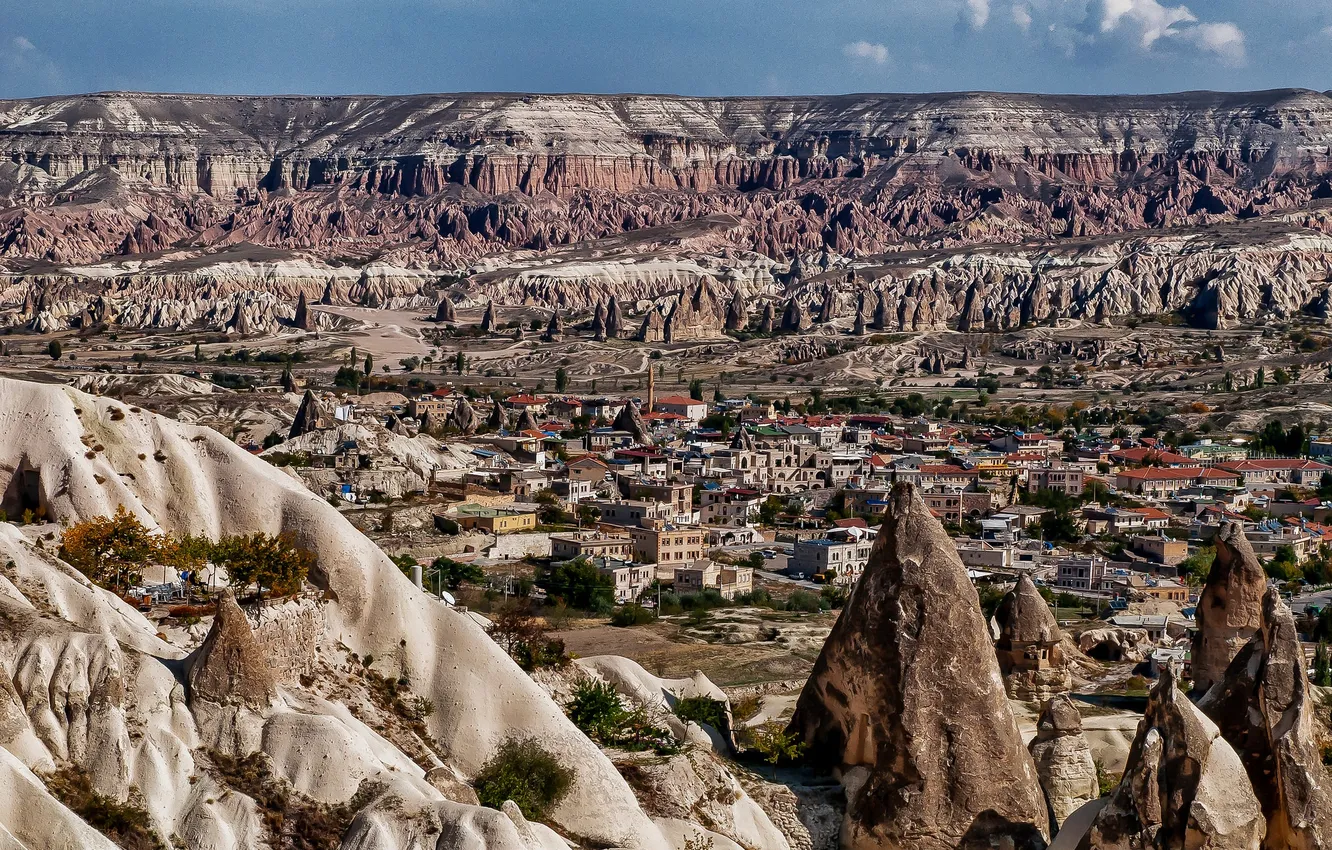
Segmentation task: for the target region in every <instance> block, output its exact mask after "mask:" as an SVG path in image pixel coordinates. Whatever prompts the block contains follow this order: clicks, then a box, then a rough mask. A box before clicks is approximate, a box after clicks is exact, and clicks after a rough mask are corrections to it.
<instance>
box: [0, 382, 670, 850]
mask: <svg viewBox="0 0 1332 850" xmlns="http://www.w3.org/2000/svg"><path fill="white" fill-rule="evenodd" d="M0 468H2V469H4V470H7V471H9V472H10V473H13V472H14V471H18V470H23V471H25V472H28V473H35V475H33V474H29V475H24V476H20V479H21V480H20V482H19V483H20V484H26V485H28V486H27V488H26V490H27V492H23V493H19V492H17V490H16V486H15V485H11V486H10V487H9V489H8V490H7V492H6V496H5V498H6V500H9V499H11V498H15V497H17V496H23V497H25V498H29V497H30V498H34V499H36V500H37V501H39V502H40V504H41V506H42V507H44V508H45V510H46V514H47V516H48V517H50V518H51V519H53V520H55V521H57V522H63V521H77V520H81V519H85V518H88V517H92V516H97V515H109V514H111V513H113V512H114V511H115V509H116V506H117V505H119V504H124V505H125V506H127V507H128V508H130V509H131V510H132V511H134V512H135V513H137V514H138V515H139V516H140V517H141V518H142V519H143V520H144V522H145V523H148V524H151V525H156V526H160V527H161V528H163V529H165V530H169V531H172V532H176V533H184V532H193V533H196V534H198V533H203V534H207V535H210V536H212V537H218V536H220V535H224V534H230V533H251V532H254V531H264V532H267V533H274V534H275V533H280V532H282V533H288V534H291V535H293V536H294V538H295V539H296V541H297V543H298V545H300V546H302V547H304V548H306V549H309V550H310V551H312V552H313V553H314V554H315V556H316V558H317V566H316V568H315V569H314V570H313V571H312V573H311V579H312V581H314V582H315V584H317V585H318V586H319V587H320V588H321V589H322V591H323V599H324V601H323V602H322V603H320V604H319V605H318V610H319V611H320V613H321V614H322V616H321V618H320V620H319V623H320V627H321V628H322V629H323V630H324V635H323V637H322V639H321V640H320V652H321V655H320V658H319V660H318V669H319V671H320V675H318V676H315V677H314V680H313V684H312V685H310V686H301V685H299V684H298V683H297V682H294V681H282V682H280V683H276V684H270V685H265V684H262V683H260V684H259V685H258V686H257V690H255V688H256V684H255V683H254V682H250V684H249V685H248V686H247V687H248V688H249V689H251V690H252V691H253V692H250V691H242V692H236V691H235V681H236V680H235V677H234V675H232V674H233V673H234V672H235V669H236V668H235V667H234V666H233V665H237V664H239V665H241V666H242V667H244V666H246V665H250V664H252V663H253V662H254V656H253V654H252V652H251V651H249V650H244V649H243V647H244V646H246V645H248V641H247V638H246V634H247V632H246V630H248V629H249V628H250V624H249V623H248V622H247V621H246V619H245V618H244V617H240V618H237V617H236V616H234V614H233V615H228V616H224V617H223V618H221V623H220V625H217V624H215V634H214V636H213V637H211V638H210V641H211V643H207V642H206V643H205V646H204V648H203V649H202V650H200V651H199V652H200V654H198V655H196V656H195V657H194V658H193V659H191V660H189V661H186V660H184V658H183V656H184V652H183V651H182V650H181V649H179V648H176V647H174V646H171V645H169V644H166V643H163V642H162V641H161V640H159V639H158V638H157V636H156V628H155V627H154V626H152V625H150V624H149V623H148V622H147V621H146V620H145V619H144V618H143V617H142V616H141V615H139V614H138V612H137V611H134V610H132V609H130V608H128V607H126V606H125V605H123V604H121V603H120V602H119V601H117V600H115V599H114V598H112V597H111V596H110V595H109V594H107V593H105V592H103V591H101V590H98V589H96V588H93V587H91V586H89V584H88V583H87V581H86V580H85V579H84V578H83V577H82V576H81V575H80V574H78V573H77V572H75V571H74V570H73V569H72V568H70V567H68V566H67V565H65V564H63V563H62V562H60V561H58V560H56V559H55V558H53V557H52V556H51V554H50V551H51V546H50V544H46V545H45V546H44V547H39V546H38V545H37V544H36V543H34V542H32V541H30V540H29V539H27V538H25V537H24V536H23V535H22V534H21V533H20V532H19V530H18V529H17V528H16V527H15V526H12V525H7V524H0V563H5V564H6V566H5V567H4V568H3V570H0V574H2V578H0V622H3V625H4V627H3V628H2V629H0V664H2V665H3V667H4V669H5V671H6V676H4V677H0V692H2V693H0V721H2V722H0V737H2V738H3V740H0V745H3V749H0V777H3V786H0V787H3V790H4V793H3V794H0V798H3V800H4V802H3V803H0V828H3V829H4V830H6V831H7V833H8V835H7V837H9V836H12V837H13V838H14V839H15V842H16V844H15V846H27V847H52V846H68V847H70V848H73V847H109V846H110V845H109V844H108V843H107V842H105V841H104V840H101V839H100V838H99V837H97V836H95V835H91V834H89V830H88V829H87V828H86V827H85V826H83V825H82V824H81V823H80V822H78V821H77V819H76V818H74V816H73V815H72V814H71V813H69V812H68V811H67V810H64V809H63V808H61V807H60V806H59V805H57V804H56V803H55V801H54V800H53V799H52V798H51V797H50V796H49V795H48V794H47V793H46V791H45V790H44V789H43V785H42V782H41V780H40V779H38V778H37V775H45V774H46V773H47V772H49V771H50V770H51V769H53V768H56V767H62V766H66V765H69V764H73V765H76V766H77V767H78V768H79V769H81V770H82V771H85V772H86V773H87V775H88V776H89V777H90V778H91V780H92V782H93V784H94V787H95V789H96V790H97V791H99V792H100V793H103V794H107V795H110V796H113V797H116V798H118V799H121V800H124V799H126V798H127V797H128V796H129V795H130V793H131V790H132V789H137V791H136V796H141V799H142V801H143V804H144V806H145V807H146V808H147V810H148V812H149V814H150V816H151V820H152V824H153V826H154V827H155V829H156V830H157V831H158V833H159V834H160V835H162V836H166V837H169V836H178V837H179V839H180V840H181V841H182V842H183V843H184V845H185V846H187V847H191V848H204V847H207V848H238V849H239V848H253V847H258V846H260V844H261V840H262V835H263V829H262V824H261V823H260V819H259V817H258V814H257V813H256V809H255V804H254V802H253V801H252V800H251V799H250V797H248V796H246V795H243V794H241V793H238V792H237V791H236V790H235V789H234V788H232V787H229V786H227V785H226V782H225V780H224V778H222V774H221V773H219V771H218V770H217V769H216V765H217V764H218V763H217V762H214V760H213V759H214V756H212V755H210V753H217V754H222V755H225V754H227V753H234V754H236V755H237V756H240V755H243V754H244V753H245V752H246V751H247V750H248V749H249V748H252V747H257V748H258V749H260V750H261V751H262V752H263V753H265V754H266V755H267V756H268V758H269V759H270V760H271V764H272V765H273V770H274V773H275V774H276V775H277V776H278V777H280V778H281V779H282V780H284V781H285V782H287V783H289V784H290V786H291V787H293V788H295V789H296V790H297V791H299V792H301V793H302V794H304V795H306V797H308V798H309V799H311V800H314V801H317V802H318V803H320V804H326V805H344V804H349V803H351V801H352V800H353V798H354V797H355V798H356V801H355V804H356V806H357V811H356V814H355V818H354V820H353V822H352V825H351V827H350V829H349V831H348V833H347V840H346V842H344V845H343V846H344V847H356V848H366V850H369V848H385V847H408V846H439V847H454V846H467V847H475V848H489V850H556V848H562V847H565V846H566V845H565V843H564V841H563V840H562V839H560V838H558V837H557V836H556V834H555V832H553V831H552V830H551V829H549V828H547V827H545V826H542V825H540V824H527V823H525V822H522V818H521V816H517V817H514V816H511V815H510V814H505V813H503V812H499V811H496V810H493V809H483V808H479V807H476V806H474V805H469V804H467V803H465V802H453V801H451V800H449V799H446V797H445V794H443V793H441V791H439V790H437V788H445V789H448V788H450V787H456V785H457V779H456V778H455V779H452V780H449V779H448V777H449V776H453V777H458V778H463V779H466V778H468V777H471V776H473V775H475V774H476V772H477V771H478V770H479V769H480V767H481V766H482V765H483V763H484V762H485V761H486V760H487V759H488V758H489V757H490V756H491V754H492V753H493V752H494V751H495V750H496V748H497V747H498V745H499V744H500V743H501V742H502V741H503V740H504V739H505V738H507V737H509V736H513V735H522V736H529V735H530V736H535V737H537V738H538V739H540V740H541V741H542V742H543V744H544V745H545V746H547V747H548V748H550V749H551V750H552V751H553V752H557V753H559V754H560V755H561V758H562V759H563V760H564V761H565V763H566V764H567V765H568V766H569V767H571V768H573V769H574V770H575V773H576V778H575V780H574V783H573V786H572V789H571V791H570V792H569V794H568V795H567V796H566V797H565V798H564V800H563V801H562V803H561V804H560V805H559V806H558V808H557V809H556V810H555V812H554V815H553V825H554V826H556V827H558V828H559V829H560V830H561V831H562V832H563V833H565V834H567V835H569V836H572V837H576V838H579V839H580V840H584V841H588V842H590V843H592V844H596V845H601V846H617V847H628V848H643V850H666V848H667V847H668V846H669V845H668V843H667V841H666V839H665V838H664V837H663V835H662V833H661V832H660V831H659V829H658V828H657V827H656V826H655V825H654V824H653V822H652V821H651V820H650V819H649V818H648V816H647V815H646V814H645V813H644V812H643V811H642V809H641V808H640V807H639V805H638V803H637V802H636V801H635V798H634V795H633V793H632V792H631V791H630V789H629V787H628V786H627V785H626V784H625V782H624V781H623V780H622V779H621V778H620V776H619V774H618V773H617V772H616V770H615V768H614V767H613V766H612V765H611V763H610V761H609V760H608V759H607V758H606V757H605V756H604V755H603V754H602V753H601V752H600V751H599V750H598V749H597V748H596V746H595V745H593V744H592V743H591V742H590V741H589V740H588V739H587V738H586V737H585V736H583V735H582V734H581V733H580V732H578V730H577V729H576V728H575V727H574V726H573V725H572V724H571V723H570V722H569V721H568V720H567V719H566V718H565V717H564V715H563V713H562V712H561V710H560V709H559V707H558V706H557V705H556V704H555V703H554V702H553V701H551V699H550V698H549V697H548V696H546V694H545V692H543V691H542V690H541V689H540V688H539V687H538V686H537V685H536V684H535V683H534V682H533V681H531V679H529V678H528V677H527V676H526V675H525V674H524V673H523V672H522V671H521V670H520V669H519V668H518V667H517V666H516V665H514V664H513V662H512V661H511V660H510V659H509V658H508V656H507V655H505V654H504V653H503V651H502V650H501V649H500V648H499V647H498V646H496V645H495V644H494V643H493V642H492V641H491V640H490V639H489V638H488V637H487V636H486V635H485V634H484V633H483V632H482V631H481V629H480V627H479V626H477V625H476V624H475V623H474V622H473V621H472V620H470V619H469V618H468V617H467V616H465V615H463V614H459V613H455V612H453V611H450V610H447V609H445V608H443V607H442V606H440V604H439V603H438V602H436V601H435V600H433V599H431V598H429V597H427V596H425V595H424V594H422V593H420V592H419V591H417V590H415V589H414V588H413V587H412V586H411V583H410V582H409V581H408V580H407V579H406V578H404V577H403V576H402V575H401V573H400V572H399V571H398V570H397V568H396V567H394V566H393V564H392V563H391V562H390V561H389V560H388V559H387V557H385V556H384V555H383V554H382V553H381V552H380V551H379V550H378V549H377V548H376V547H375V546H374V545H373V544H372V543H370V541H368V540H367V539H366V538H364V537H362V536H361V535H360V534H359V533H357V532H356V531H355V530H354V529H353V528H352V527H351V526H350V525H349V524H348V523H347V522H345V521H344V520H343V519H342V518H341V517H340V516H339V515H338V514H337V512H336V511H335V510H334V509H333V508H331V507H329V506H328V505H327V504H325V503H324V502H323V501H321V500H320V499H319V498H318V497H316V496H314V495H313V494H311V493H309V492H308V491H306V490H305V489H304V488H302V487H301V486H300V485H299V483H297V482H295V481H293V480H292V479H291V478H289V477H288V476H287V475H285V474H284V473H283V472H282V471H281V470H278V469H275V468H273V467H271V466H269V465H268V464H267V463H265V462H264V461H262V460H260V459H258V458H254V457H252V456H250V455H249V454H247V453H246V452H244V451H242V450H241V449H239V448H237V447H236V446H235V445H233V444H232V443H230V442H229V441H227V440H226V439H225V438H223V437H222V436H221V435H219V434H217V433H215V432H212V431H209V430H206V429H201V428H195V427H191V426H186V425H180V424H177V423H175V422H172V421H169V420H165V419H162V418H158V417H155V416H152V415H150V414H147V413H145V412H141V411H139V410H137V409H132V408H128V407H127V406H125V405H123V404H121V403H119V402H113V401H109V400H105V399H98V398H94V397H91V396H87V395H84V394H83V393H80V392H78V391H76V390H73V389H70V388H67V387H57V386H49V385H37V384H29V383H22V382H17V381H9V380H2V381H0ZM296 607H299V606H296ZM224 610H229V609H227V606H226V603H224ZM271 628H273V626H272V624H270V623H264V624H262V625H261V626H260V627H259V629H260V631H261V632H263V635H261V637H260V640H259V642H260V643H261V644H262V643H264V642H265V641H268V640H270V638H269V637H267V636H266V635H268V634H269V632H266V631H264V630H266V629H271ZM219 629H220V631H218V630H219ZM219 644H220V645H222V647H223V650H224V651H223V652H222V655H221V657H220V658H215V657H213V656H212V655H210V652H215V651H216V650H217V648H218V646H219ZM210 646H211V647H212V649H211V650H210ZM237 647H241V649H237ZM340 647H343V648H340ZM251 648H252V647H251ZM347 652H354V653H357V656H358V657H359V658H362V659H366V658H369V657H371V656H373V657H374V659H376V660H375V662H374V663H375V666H376V668H382V669H383V670H384V671H385V673H386V674H388V675H391V676H394V677H401V678H402V679H405V680H408V681H410V683H411V689H412V692H413V693H414V694H417V695H420V696H424V697H426V698H428V699H429V700H431V701H432V702H433V704H434V711H433V713H432V714H430V715H429V717H428V719H427V720H426V725H427V727H428V732H429V735H430V736H431V738H433V740H434V741H435V742H437V744H436V746H437V747H438V749H437V750H431V749H430V748H429V747H428V746H427V745H426V744H425V743H423V742H422V741H421V740H420V739H417V740H416V741H415V742H414V744H412V746H410V747H409V746H408V743H409V742H410V740H411V735H410V730H404V729H403V728H401V725H400V724H399V725H394V724H393V723H391V722H388V720H386V719H385V718H383V717H380V716H378V715H375V714H374V709H373V707H372V706H371V705H370V704H369V703H367V702H365V701H364V700H362V701H360V702H358V701H357V694H356V693H354V692H352V691H349V690H347V687H349V686H347V687H344V686H342V685H339V684H338V683H339V682H342V681H350V680H351V677H349V676H348V672H349V670H348V669H346V668H345V664H344V662H343V661H341V660H340V659H339V658H338V657H337V656H338V655H339V653H347ZM338 665H343V666H338ZM337 670H342V672H341V673H340V674H339V673H338V672H336V671H337ZM244 678H245V679H246V680H247V681H248V680H249V678H250V677H248V676H246V677H244ZM357 705H359V706H360V708H359V709H357V711H356V712H355V713H353V711H351V710H349V706H350V707H351V708H355V707H356V706H357ZM362 718H366V719H362ZM375 718H377V720H375ZM372 720H374V724H375V725H376V726H377V727H379V731H377V730H376V728H372V725H371V723H372ZM407 750H412V751H411V752H410V753H409V752H407ZM222 755H219V756H217V757H218V758H220V757H222ZM423 764H424V765H426V767H423V766H422V765H423ZM33 771H35V772H36V775H35V774H34V773H33ZM358 792H359V794H358ZM453 796H455V797H462V796H465V795H462V794H456V793H455V794H453ZM513 814H516V813H513ZM39 815H40V816H41V817H40V819H39ZM62 824H63V826H62ZM52 835H55V836H57V837H56V838H51V836H52ZM53 841H66V842H68V843H66V844H64V845H60V844H53V843H52V842H53ZM436 842H442V843H438V844H437V843H436ZM458 842H463V843H461V844H460V843H458Z"/></svg>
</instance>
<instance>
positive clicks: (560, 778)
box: [472, 738, 574, 821]
mask: <svg viewBox="0 0 1332 850" xmlns="http://www.w3.org/2000/svg"><path fill="white" fill-rule="evenodd" d="M573 780H574V774H573V771H572V770H570V769H569V768H567V767H565V766H564V765H562V764H560V762H559V760H558V759H557V758H556V757H555V756H554V755H552V754H551V753H549V752H547V751H546V750H545V749H543V748H542V747H541V745H540V744H539V743H537V741H536V740H535V739H533V738H525V739H522V740H515V739H509V740H507V741H505V742H504V743H503V744H501V745H500V748H499V750H498V751H496V753H495V755H494V756H492V757H491V759H490V761H488V762H486V765H485V767H483V768H481V772H480V773H479V774H477V777H476V781H475V782H473V783H472V784H473V786H474V787H475V788H476V796H477V798H478V799H479V800H480V801H481V805H483V806H489V807H490V808H492V809H498V808H499V807H500V806H502V805H504V801H505V800H512V801H513V802H514V803H516V804H517V805H518V809H519V811H521V812H522V813H523V817H525V818H527V819H528V820H534V821H543V820H546V819H547V817H548V816H549V814H550V811H551V810H552V809H554V808H555V806H556V805H557V804H558V803H559V802H560V800H561V799H562V798H563V797H564V795H565V794H566V793H568V791H569V786H570V785H572V784H573Z"/></svg>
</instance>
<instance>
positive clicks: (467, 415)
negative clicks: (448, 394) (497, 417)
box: [444, 397, 481, 436]
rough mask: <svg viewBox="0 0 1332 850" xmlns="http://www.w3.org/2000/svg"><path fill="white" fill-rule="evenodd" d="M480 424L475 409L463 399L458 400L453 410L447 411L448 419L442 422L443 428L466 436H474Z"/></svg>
mask: <svg viewBox="0 0 1332 850" xmlns="http://www.w3.org/2000/svg"><path fill="white" fill-rule="evenodd" d="M480 424H481V423H480V419H479V417H477V415H476V409H475V408H473V407H472V403H471V402H470V401H468V400H467V399H466V398H465V397H464V398H460V399H458V401H457V403H455V404H454V405H453V409H452V410H450V411H449V415H448V417H447V418H446V419H445V420H444V425H445V427H447V428H452V429H454V430H456V431H457V432H458V433H459V434H463V435H467V436H470V435H472V434H475V433H476V429H477V427H478V426H479V425H480Z"/></svg>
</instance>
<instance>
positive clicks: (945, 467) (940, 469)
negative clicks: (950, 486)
mask: <svg viewBox="0 0 1332 850" xmlns="http://www.w3.org/2000/svg"><path fill="white" fill-rule="evenodd" d="M920 474H921V475H980V471H979V470H976V469H963V468H962V467H960V466H953V465H952V464H948V463H922V464H921V465H920Z"/></svg>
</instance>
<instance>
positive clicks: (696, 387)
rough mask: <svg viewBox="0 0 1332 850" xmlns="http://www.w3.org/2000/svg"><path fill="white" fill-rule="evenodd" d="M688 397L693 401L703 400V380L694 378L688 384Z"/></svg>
mask: <svg viewBox="0 0 1332 850" xmlns="http://www.w3.org/2000/svg"><path fill="white" fill-rule="evenodd" d="M689 397H690V398H692V399H694V400H695V401H702V400H703V380H702V379H701V378H695V379H694V380H692V381H690V382H689Z"/></svg>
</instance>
